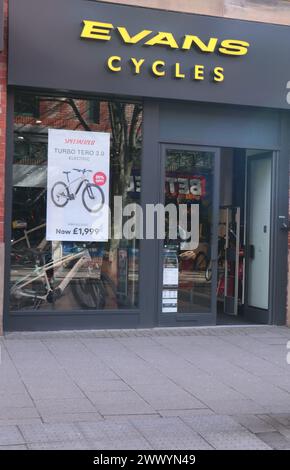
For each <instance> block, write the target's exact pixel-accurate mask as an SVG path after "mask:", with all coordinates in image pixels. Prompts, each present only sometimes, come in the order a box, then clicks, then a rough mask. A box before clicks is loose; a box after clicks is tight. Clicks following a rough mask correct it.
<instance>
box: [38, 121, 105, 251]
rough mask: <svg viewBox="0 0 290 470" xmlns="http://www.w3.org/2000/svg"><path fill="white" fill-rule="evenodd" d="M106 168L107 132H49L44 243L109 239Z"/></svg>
mask: <svg viewBox="0 0 290 470" xmlns="http://www.w3.org/2000/svg"><path fill="white" fill-rule="evenodd" d="M109 169H110V134H109V133H107V132H87V131H70V130H61V129H49V130H48V162H47V224H46V238H47V240H61V241H80V242H81V241H83V242H93V241H107V240H108V237H109V175H110V172H109Z"/></svg>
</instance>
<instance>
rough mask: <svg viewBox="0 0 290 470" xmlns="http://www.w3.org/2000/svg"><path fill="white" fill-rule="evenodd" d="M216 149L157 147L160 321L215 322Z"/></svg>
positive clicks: (183, 146)
mask: <svg viewBox="0 0 290 470" xmlns="http://www.w3.org/2000/svg"><path fill="white" fill-rule="evenodd" d="M219 162H220V152H219V149H213V148H205V147H200V148H198V147H192V146H187V145H170V146H169V145H164V146H162V173H163V175H164V183H163V188H162V197H161V200H162V202H163V204H164V206H165V207H164V212H165V239H164V240H163V241H162V242H161V243H160V298H161V301H160V307H159V312H160V313H159V318H160V324H167V325H174V324H177V323H178V324H182V323H184V324H186V325H188V324H189V322H192V323H193V324H212V323H215V321H216V299H217V240H218V218H219V215H218V211H219Z"/></svg>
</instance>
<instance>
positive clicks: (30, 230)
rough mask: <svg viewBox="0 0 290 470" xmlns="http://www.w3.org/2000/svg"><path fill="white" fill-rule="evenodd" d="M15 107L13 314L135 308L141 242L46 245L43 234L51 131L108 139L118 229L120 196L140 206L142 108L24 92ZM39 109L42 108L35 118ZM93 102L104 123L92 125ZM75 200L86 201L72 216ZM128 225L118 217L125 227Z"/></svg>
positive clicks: (74, 194) (57, 243)
mask: <svg viewBox="0 0 290 470" xmlns="http://www.w3.org/2000/svg"><path fill="white" fill-rule="evenodd" d="M15 102H16V103H20V102H25V103H26V108H25V111H26V112H25V114H24V113H22V114H18V113H15V118H14V157H13V198H12V205H13V207H12V241H11V295H10V303H11V310H12V311H19V310H21V311H25V310H27V311H29V310H35V309H38V310H44V311H51V310H53V311H67V312H69V311H71V310H82V309H84V310H90V309H91V310H98V309H99V310H124V309H136V308H138V305H139V240H137V239H136V238H133V239H130V240H128V239H125V238H124V237H121V239H116V238H114V237H112V238H111V239H109V241H108V242H87V243H85V242H73V241H47V240H46V238H45V234H46V202H47V201H46V200H47V197H49V194H50V193H49V194H48V191H47V155H48V153H47V152H48V129H66V130H73V131H77V130H82V131H84V130H85V131H93V132H108V133H110V209H111V218H112V220H111V226H112V227H114V217H115V216H116V214H114V197H115V196H121V197H122V203H123V207H124V206H125V205H126V204H129V203H131V202H135V203H138V202H140V195H141V192H140V187H141V186H140V178H141V151H142V105H141V104H139V103H123V102H113V101H101V100H98V99H97V100H96V99H94V100H84V99H73V98H69V97H52V96H35V95H26V94H22V93H18V94H17V96H16V101H15ZM35 102H37V103H38V106H39V114H38V116H37V118H36V117H35ZM29 103H30V105H29ZM96 103H97V104H98V112H99V119H98V120H97V119H95V122H93V121H92V119H91V110H92V108H94V106H95V104H96ZM29 106H30V107H29ZM16 110H17V109H16ZM16 110H15V111H16ZM95 117H96V116H95ZM72 191H73V190H72ZM78 197H81V195H80V194H77V193H73V192H72V193H71V194H70V197H69V200H68V204H70V207H71V210H73V199H74V198H78ZM56 210H57V209H56ZM118 215H119V214H118ZM125 220H126V218H125V217H123V216H121V222H123V223H124V221H125Z"/></svg>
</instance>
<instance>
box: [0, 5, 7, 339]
mask: <svg viewBox="0 0 290 470" xmlns="http://www.w3.org/2000/svg"><path fill="white" fill-rule="evenodd" d="M7 12H8V0H4V34H5V48H4V50H3V51H2V52H0V334H1V333H2V323H3V322H2V317H3V287H4V286H3V280H4V191H5V180H4V178H5V154H6V149H5V145H6V101H7V100H6V98H7V44H6V43H7Z"/></svg>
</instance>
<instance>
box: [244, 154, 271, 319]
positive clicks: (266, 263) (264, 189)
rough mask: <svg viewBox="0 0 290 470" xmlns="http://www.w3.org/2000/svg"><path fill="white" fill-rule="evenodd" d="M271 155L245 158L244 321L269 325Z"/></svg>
mask: <svg viewBox="0 0 290 470" xmlns="http://www.w3.org/2000/svg"><path fill="white" fill-rule="evenodd" d="M271 192H272V153H271V152H267V153H262V154H261V153H260V154H258V155H255V154H253V155H248V157H247V211H246V227H247V228H246V290H245V317H246V318H247V319H249V320H252V321H254V322H255V323H264V324H267V323H268V322H269V278H270V239H271Z"/></svg>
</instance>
